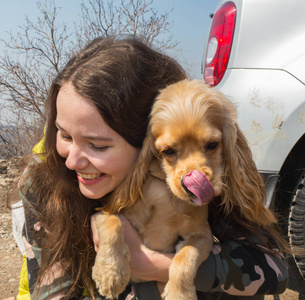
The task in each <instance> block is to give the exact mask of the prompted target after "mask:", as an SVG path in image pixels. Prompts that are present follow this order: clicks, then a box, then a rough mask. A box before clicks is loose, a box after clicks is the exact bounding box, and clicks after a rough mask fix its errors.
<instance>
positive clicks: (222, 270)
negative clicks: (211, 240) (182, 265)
mask: <svg viewBox="0 0 305 300" xmlns="http://www.w3.org/2000/svg"><path fill="white" fill-rule="evenodd" d="M256 246H257V247H258V248H259V247H261V246H259V245H258V244H256ZM257 247H254V246H251V245H250V244H249V243H247V242H246V241H242V240H241V241H239V242H236V241H225V242H223V243H219V244H216V245H215V246H214V247H213V249H212V252H211V254H210V256H209V258H208V259H207V260H206V261H205V262H203V264H202V265H201V266H200V267H199V270H198V273H197V277H196V279H195V284H196V289H197V290H199V291H202V292H210V293H213V292H215V293H226V294H229V295H235V296H254V295H263V294H280V293H283V292H284V291H285V289H286V287H287V282H288V271H287V265H286V262H285V259H284V257H283V256H282V254H281V253H279V252H277V253H278V254H272V253H269V252H266V251H265V253H264V251H260V250H259V249H257ZM261 248H262V250H264V248H263V247H261Z"/></svg>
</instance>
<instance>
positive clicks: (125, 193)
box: [103, 127, 154, 213]
mask: <svg viewBox="0 0 305 300" xmlns="http://www.w3.org/2000/svg"><path fill="white" fill-rule="evenodd" d="M153 149H154V139H153V137H152V135H151V131H150V127H148V129H147V134H146V137H145V139H144V141H143V146H142V148H141V150H140V153H139V157H138V159H137V160H136V162H135V164H134V165H133V167H132V169H131V170H130V172H129V174H128V176H127V178H126V179H125V180H124V181H123V182H122V183H121V184H120V185H119V186H118V187H117V188H116V189H115V190H114V192H113V193H112V195H111V197H110V199H109V201H107V202H108V203H107V204H106V205H105V207H104V208H103V211H104V212H106V213H118V212H119V211H120V210H122V209H124V208H125V207H129V206H131V205H133V204H134V203H135V202H136V201H137V200H138V199H139V198H140V197H141V196H142V189H143V184H144V182H145V179H146V177H147V174H148V169H149V166H150V163H151V161H152V158H153V156H154V152H153Z"/></svg>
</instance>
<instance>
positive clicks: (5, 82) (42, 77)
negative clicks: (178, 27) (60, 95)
mask: <svg viewBox="0 0 305 300" xmlns="http://www.w3.org/2000/svg"><path fill="white" fill-rule="evenodd" d="M116 3H117V1H115V0H109V1H105V0H86V1H85V0H83V1H82V2H81V4H80V5H81V7H80V8H81V17H80V20H79V21H78V22H75V26H74V29H73V30H70V31H69V30H68V25H67V23H65V22H62V23H59V14H60V9H59V8H58V7H57V6H56V4H55V2H54V0H44V1H43V2H41V1H37V6H38V8H39V12H40V14H39V17H38V18H37V20H36V21H35V22H34V21H32V20H30V19H29V18H28V17H25V25H23V26H21V27H20V32H19V33H18V34H17V35H14V34H13V33H10V39H9V41H2V42H3V43H4V44H5V46H6V48H7V51H6V52H5V53H4V54H3V55H2V56H1V57H0V101H2V103H3V104H2V105H1V106H2V111H0V115H1V112H2V115H1V123H2V124H0V125H2V126H1V127H0V157H10V156H15V155H25V154H28V153H29V152H30V151H31V149H32V147H33V145H34V144H35V143H36V142H37V138H38V135H37V132H38V131H41V127H42V126H43V124H44V115H43V105H44V101H45V99H46V95H47V91H48V87H49V86H50V84H51V81H52V79H53V78H54V77H55V75H56V74H57V73H58V72H59V71H60V69H61V68H62V66H63V65H64V64H65V62H66V61H67V60H68V58H69V57H70V56H71V54H72V53H73V52H74V51H77V50H78V49H79V48H80V47H82V46H83V45H84V44H86V43H87V42H88V41H89V40H92V39H93V38H95V37H97V36H108V35H111V36H113V35H123V34H129V35H133V36H139V37H140V38H141V39H142V40H144V41H145V42H146V43H148V44H149V45H154V46H155V47H156V48H158V49H160V50H163V51H165V50H168V49H173V48H175V47H176V43H175V42H173V37H172V36H169V37H167V38H164V36H165V35H164V34H165V33H168V32H169V30H170V28H171V26H172V23H170V22H169V21H168V19H169V14H170V12H169V13H168V12H165V13H164V14H161V15H160V14H159V13H158V11H157V10H156V9H154V8H153V0H120V2H119V3H118V4H116ZM3 111H6V112H8V113H7V114H6V117H5V116H4V115H3Z"/></svg>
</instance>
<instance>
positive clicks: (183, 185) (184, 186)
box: [181, 177, 190, 193]
mask: <svg viewBox="0 0 305 300" xmlns="http://www.w3.org/2000/svg"><path fill="white" fill-rule="evenodd" d="M183 179H184V177H182V178H181V186H182V187H183V188H184V190H185V191H186V192H188V193H189V192H190V191H189V190H188V188H187V187H186V185H185V184H184V181H183Z"/></svg>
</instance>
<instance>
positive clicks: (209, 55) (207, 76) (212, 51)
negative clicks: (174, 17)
mask: <svg viewBox="0 0 305 300" xmlns="http://www.w3.org/2000/svg"><path fill="white" fill-rule="evenodd" d="M235 19H236V6H235V4H234V3H233V2H226V3H225V4H223V5H222V6H221V7H220V8H219V10H218V11H217V12H216V13H215V15H214V17H213V22H212V26H211V31H210V36H209V39H208V44H207V51H206V58H205V67H204V80H205V83H206V84H209V85H210V86H216V85H217V84H218V83H219V82H220V81H221V79H222V77H223V75H224V73H225V71H226V69H227V65H228V61H229V56H230V52H231V46H232V42H233V35H234V27H235Z"/></svg>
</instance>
